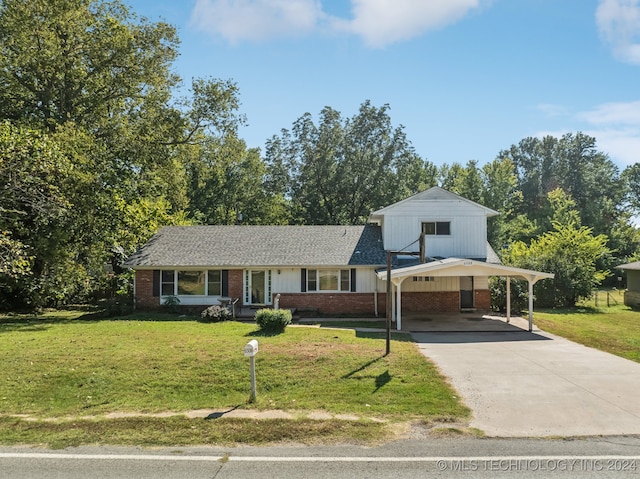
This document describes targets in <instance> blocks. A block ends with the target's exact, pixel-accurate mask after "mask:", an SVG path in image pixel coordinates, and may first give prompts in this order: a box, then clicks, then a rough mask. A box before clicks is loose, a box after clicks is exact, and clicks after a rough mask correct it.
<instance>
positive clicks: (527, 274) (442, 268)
mask: <svg viewBox="0 0 640 479" xmlns="http://www.w3.org/2000/svg"><path fill="white" fill-rule="evenodd" d="M376 274H377V276H378V278H380V279H381V280H383V281H387V271H386V270H382V271H378V272H377V273H376ZM390 276H391V291H392V297H391V318H392V319H394V320H395V321H396V326H397V329H398V331H399V330H401V329H402V282H403V281H404V280H405V279H407V278H410V277H413V276H457V277H462V276H487V277H488V276H502V277H505V278H506V280H507V322H509V321H510V320H511V285H510V281H509V280H510V279H511V278H517V279H524V280H526V281H527V282H528V284H529V331H532V330H533V285H534V284H536V283H537V282H538V281H540V280H541V279H546V278H553V277H554V275H553V274H551V273H543V272H540V271H531V270H528V269H522V268H514V267H512V266H504V265H502V264H496V263H485V262H483V261H476V260H471V259H461V258H446V259H442V260H436V261H431V262H428V263H420V264H417V265H413V266H405V267H398V268H394V269H392V270H391V275H390ZM394 290H395V295H394V294H393V291H394Z"/></svg>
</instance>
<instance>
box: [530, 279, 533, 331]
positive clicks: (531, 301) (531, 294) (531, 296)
mask: <svg viewBox="0 0 640 479" xmlns="http://www.w3.org/2000/svg"><path fill="white" fill-rule="evenodd" d="M532 331H533V282H532V281H531V280H529V332H532Z"/></svg>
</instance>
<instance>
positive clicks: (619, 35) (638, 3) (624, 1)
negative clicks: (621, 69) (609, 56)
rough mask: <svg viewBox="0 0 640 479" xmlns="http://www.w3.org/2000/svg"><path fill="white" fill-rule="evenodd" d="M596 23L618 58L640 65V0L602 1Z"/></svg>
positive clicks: (597, 11)
mask: <svg viewBox="0 0 640 479" xmlns="http://www.w3.org/2000/svg"><path fill="white" fill-rule="evenodd" d="M596 23H597V24H598V29H599V31H600V35H601V37H602V38H603V39H604V41H605V42H607V43H608V44H609V45H610V46H611V48H612V50H613V54H614V55H615V56H616V57H617V58H619V59H620V60H622V61H624V62H628V63H639V64H640V0H600V3H599V5H598V8H597V10H596Z"/></svg>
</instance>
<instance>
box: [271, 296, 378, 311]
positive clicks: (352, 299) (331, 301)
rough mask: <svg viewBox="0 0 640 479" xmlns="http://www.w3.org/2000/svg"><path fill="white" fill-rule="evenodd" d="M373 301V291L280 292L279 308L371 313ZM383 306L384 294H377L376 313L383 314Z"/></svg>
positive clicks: (373, 308) (373, 309) (373, 307)
mask: <svg viewBox="0 0 640 479" xmlns="http://www.w3.org/2000/svg"><path fill="white" fill-rule="evenodd" d="M274 297H275V295H274ZM381 297H382V298H381ZM373 301H374V294H373V293H280V307H281V308H284V309H292V308H296V309H300V310H305V309H311V310H318V311H319V312H321V313H324V314H370V315H373V314H374V312H375V306H374V304H373ZM384 308H385V302H384V294H378V314H384V311H385V310H384Z"/></svg>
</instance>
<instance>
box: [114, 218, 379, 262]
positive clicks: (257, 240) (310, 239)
mask: <svg viewBox="0 0 640 479" xmlns="http://www.w3.org/2000/svg"><path fill="white" fill-rule="evenodd" d="M385 258H386V256H385V252H384V249H383V245H382V234H381V232H380V227H378V226H375V225H366V226H166V227H164V228H162V229H161V230H160V231H159V232H158V233H157V234H156V235H155V236H154V237H153V238H151V240H149V242H148V243H147V244H145V245H144V246H143V247H142V248H141V249H140V250H139V251H138V252H137V253H135V254H134V255H133V256H131V257H130V258H129V259H127V261H126V262H125V263H124V265H125V266H129V267H132V268H135V267H165V266H341V265H354V266H356V265H383V264H385V262H386V259H385Z"/></svg>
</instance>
